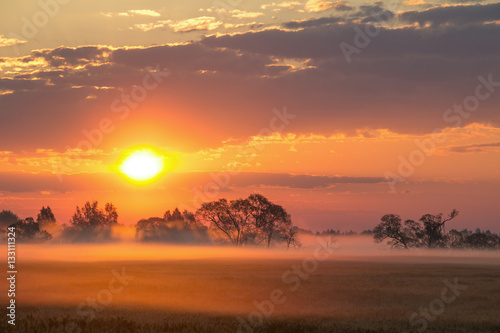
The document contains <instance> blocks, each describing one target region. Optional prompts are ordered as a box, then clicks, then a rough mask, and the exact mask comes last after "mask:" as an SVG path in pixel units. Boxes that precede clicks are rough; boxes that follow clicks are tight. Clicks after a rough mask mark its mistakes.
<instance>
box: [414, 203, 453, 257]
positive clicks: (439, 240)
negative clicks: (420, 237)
mask: <svg viewBox="0 0 500 333" xmlns="http://www.w3.org/2000/svg"><path fill="white" fill-rule="evenodd" d="M457 215H458V211H457V210H455V209H454V210H452V211H451V213H450V214H449V215H448V217H447V218H445V219H443V214H438V215H431V214H425V215H423V216H422V217H421V218H420V222H422V223H423V225H424V237H425V238H424V241H425V242H426V244H427V247H429V248H432V247H444V246H445V245H446V234H445V230H444V227H445V223H446V222H448V221H451V220H453V219H454V218H455V217H457Z"/></svg>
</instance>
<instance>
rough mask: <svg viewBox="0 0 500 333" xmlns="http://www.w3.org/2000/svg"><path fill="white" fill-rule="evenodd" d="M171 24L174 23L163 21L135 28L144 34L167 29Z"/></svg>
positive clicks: (142, 24) (136, 25) (140, 24)
mask: <svg viewBox="0 0 500 333" xmlns="http://www.w3.org/2000/svg"><path fill="white" fill-rule="evenodd" d="M171 23H172V21H170V20H161V21H156V22H152V23H138V24H134V27H136V28H137V29H139V30H142V31H144V32H148V31H151V30H156V29H161V28H165V27H166V26H169V24H171Z"/></svg>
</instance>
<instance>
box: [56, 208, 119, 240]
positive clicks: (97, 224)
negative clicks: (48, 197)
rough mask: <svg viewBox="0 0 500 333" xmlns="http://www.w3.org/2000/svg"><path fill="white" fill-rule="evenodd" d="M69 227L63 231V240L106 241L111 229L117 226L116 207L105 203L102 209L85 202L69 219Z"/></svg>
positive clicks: (109, 237) (108, 238)
mask: <svg viewBox="0 0 500 333" xmlns="http://www.w3.org/2000/svg"><path fill="white" fill-rule="evenodd" d="M69 222H70V226H69V227H65V228H64V230H63V235H62V236H63V238H64V239H66V240H70V241H75V242H88V241H90V242H92V241H108V240H110V239H111V234H112V227H113V226H116V225H117V224H118V213H117V211H116V207H115V206H114V205H113V204H111V203H106V205H105V207H104V209H100V208H99V203H98V202H97V201H93V202H92V203H91V202H89V201H87V202H86V203H85V205H84V206H83V207H82V208H80V207H78V206H76V211H75V213H74V214H73V216H72V217H71V219H70V221H69Z"/></svg>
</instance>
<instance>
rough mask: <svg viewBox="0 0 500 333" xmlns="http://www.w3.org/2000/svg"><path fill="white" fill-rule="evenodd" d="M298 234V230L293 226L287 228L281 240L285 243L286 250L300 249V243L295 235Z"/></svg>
mask: <svg viewBox="0 0 500 333" xmlns="http://www.w3.org/2000/svg"><path fill="white" fill-rule="evenodd" d="M298 233H299V228H298V227H296V226H293V225H290V226H288V227H287V228H286V229H285V232H284V233H283V238H284V240H285V243H286V248H287V249H289V248H290V246H293V247H300V245H301V244H300V241H299V240H298V239H297V234H298Z"/></svg>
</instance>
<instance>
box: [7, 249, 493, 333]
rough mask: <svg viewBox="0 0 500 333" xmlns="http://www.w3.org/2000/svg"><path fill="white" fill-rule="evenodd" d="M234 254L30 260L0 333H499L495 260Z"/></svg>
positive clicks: (23, 264)
mask: <svg viewBox="0 0 500 333" xmlns="http://www.w3.org/2000/svg"><path fill="white" fill-rule="evenodd" d="M224 252H226V255H224ZM231 252H232V249H230V248H227V249H223V250H222V252H221V253H219V255H218V256H215V257H212V258H201V259H200V258H198V259H197V258H182V259H173V258H170V259H159V258H157V259H155V260H149V261H145V260H120V261H81V260H80V261H51V260H47V261H45V260H43V261H40V260H39V261H36V260H32V259H30V260H28V261H25V262H21V263H20V264H19V268H18V270H19V274H18V281H17V293H16V303H17V305H18V306H17V318H16V327H15V328H13V327H12V326H11V325H8V324H7V323H6V320H3V321H2V322H1V323H0V328H1V331H2V332H3V331H5V332H11V331H12V332H66V333H77V332H238V331H240V332H252V331H253V332H405V331H407V332H413V331H415V332H417V331H419V330H420V331H424V330H423V328H425V329H426V330H425V331H426V332H500V279H499V278H500V264H499V259H498V257H493V258H488V257H485V258H482V259H481V257H480V256H477V255H476V256H473V257H465V258H462V257H460V256H457V255H455V256H453V257H451V258H445V257H435V256H431V255H429V256H428V257H426V256H425V255H419V256H414V255H399V256H396V257H391V256H390V255H384V256H377V255H374V256H372V257H362V256H343V257H341V256H339V257H336V256H332V258H329V259H328V260H325V261H320V262H316V264H317V265H316V266H315V265H313V263H312V261H309V262H308V263H306V264H304V263H305V261H304V258H305V257H306V256H307V255H306V254H298V255H277V254H273V255H270V256H269V258H267V259H262V258H257V257H256V256H254V255H252V256H238V255H237V254H236V255H235V254H234V253H231ZM309 258H310V257H309ZM303 265H305V266H303ZM308 265H309V266H308ZM297 267H301V268H300V270H297ZM304 267H305V268H306V269H304ZM307 271H309V272H310V274H308V273H307ZM445 280H446V281H448V284H452V285H453V283H458V284H459V286H460V288H459V290H458V291H457V290H455V292H456V293H457V295H456V294H453V291H451V290H450V289H449V287H447V282H445ZM446 288H448V289H447V291H445V292H444V294H443V289H446ZM277 295H279V296H280V297H276V296H277ZM453 296H454V297H453ZM2 297H4V296H2ZM451 298H453V300H451V301H450V299H451ZM441 299H443V300H446V302H444V301H440V300H441ZM276 300H279V301H278V302H274V301H276ZM4 304H5V303H4ZM441 305H443V306H444V307H443V308H442V306H441ZM421 309H424V311H425V309H427V310H428V311H429V310H430V312H428V316H430V317H428V318H427V319H426V317H425V316H424V315H422V314H421V312H420V311H421ZM414 313H417V314H416V315H413V316H414V318H413V319H411V320H410V316H412V314H414ZM429 318H430V319H429ZM243 322H244V323H243ZM424 322H425V323H424ZM424 324H425V325H426V326H425V327H424Z"/></svg>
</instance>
